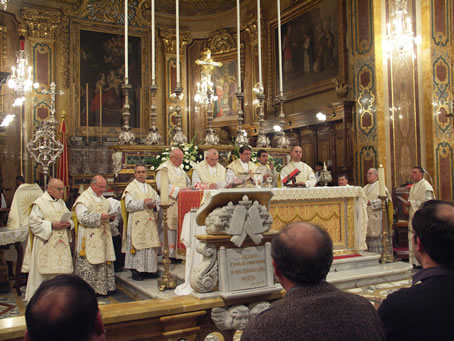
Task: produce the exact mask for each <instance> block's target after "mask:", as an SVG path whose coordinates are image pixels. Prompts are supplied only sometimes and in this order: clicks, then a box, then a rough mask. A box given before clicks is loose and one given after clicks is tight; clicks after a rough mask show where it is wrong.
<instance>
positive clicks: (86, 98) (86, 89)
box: [85, 83, 88, 143]
mask: <svg viewBox="0 0 454 341" xmlns="http://www.w3.org/2000/svg"><path fill="white" fill-rule="evenodd" d="M85 121H86V123H87V124H86V126H87V129H86V130H87V131H86V133H87V143H88V83H85Z"/></svg>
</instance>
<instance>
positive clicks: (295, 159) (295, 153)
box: [281, 146, 317, 187]
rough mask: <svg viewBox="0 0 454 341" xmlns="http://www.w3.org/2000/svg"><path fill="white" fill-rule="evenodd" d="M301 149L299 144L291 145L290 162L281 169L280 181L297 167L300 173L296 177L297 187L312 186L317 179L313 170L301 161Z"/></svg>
mask: <svg viewBox="0 0 454 341" xmlns="http://www.w3.org/2000/svg"><path fill="white" fill-rule="evenodd" d="M302 158H303V149H302V148H301V147H300V146H293V148H292V150H291V152H290V160H291V161H290V162H289V163H288V164H287V165H286V166H285V167H284V168H282V170H281V181H283V179H284V178H285V177H286V176H287V175H289V174H290V173H292V172H293V171H294V170H295V169H298V170H299V171H300V173H299V174H298V176H297V177H296V185H297V186H299V187H314V186H315V184H316V182H317V179H316V178H315V174H314V171H313V170H312V168H311V167H310V166H309V165H307V164H306V163H304V162H302V161H301V159H302Z"/></svg>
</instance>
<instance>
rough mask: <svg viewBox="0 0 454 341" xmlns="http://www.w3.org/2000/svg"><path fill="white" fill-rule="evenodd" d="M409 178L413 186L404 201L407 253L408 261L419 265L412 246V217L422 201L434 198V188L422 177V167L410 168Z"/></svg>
mask: <svg viewBox="0 0 454 341" xmlns="http://www.w3.org/2000/svg"><path fill="white" fill-rule="evenodd" d="M410 176H411V180H412V181H413V186H411V188H410V194H409V195H408V201H406V202H405V203H404V205H405V206H407V207H408V208H409V210H408V251H409V253H408V255H409V261H410V263H411V264H413V265H414V266H420V264H419V262H418V260H417V259H416V257H415V250H414V248H413V243H412V240H413V228H412V223H411V222H412V219H413V215H414V214H415V212H416V211H417V210H418V209H419V208H420V207H421V205H422V203H423V202H425V201H428V200H431V199H434V198H435V197H434V190H433V188H432V185H431V184H430V183H429V182H428V181H427V180H426V179H424V169H423V168H422V167H413V169H412V170H411V174H410Z"/></svg>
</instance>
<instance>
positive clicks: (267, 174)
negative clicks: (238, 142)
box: [256, 149, 279, 187]
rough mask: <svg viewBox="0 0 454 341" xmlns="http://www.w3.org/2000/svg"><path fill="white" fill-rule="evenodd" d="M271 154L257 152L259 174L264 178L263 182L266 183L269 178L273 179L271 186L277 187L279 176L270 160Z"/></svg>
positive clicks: (263, 151)
mask: <svg viewBox="0 0 454 341" xmlns="http://www.w3.org/2000/svg"><path fill="white" fill-rule="evenodd" d="M268 158H269V154H268V152H267V151H266V150H263V149H261V150H259V151H258V152H257V165H258V167H257V171H256V172H257V173H260V174H261V175H262V177H263V182H264V183H266V182H267V180H268V178H271V179H272V182H271V185H272V186H273V187H276V185H277V181H278V177H279V174H278V173H277V172H276V170H275V169H274V165H273V163H272V162H271V161H270V160H269V159H268Z"/></svg>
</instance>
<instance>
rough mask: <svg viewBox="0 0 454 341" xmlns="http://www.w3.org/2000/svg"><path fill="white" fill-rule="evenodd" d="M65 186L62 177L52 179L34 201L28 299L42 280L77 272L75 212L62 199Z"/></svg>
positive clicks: (31, 220) (31, 216) (31, 214)
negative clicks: (72, 244)
mask: <svg viewBox="0 0 454 341" xmlns="http://www.w3.org/2000/svg"><path fill="white" fill-rule="evenodd" d="M64 191H65V186H64V185H63V182H62V181H61V180H58V179H52V180H50V181H49V184H48V186H47V191H46V192H45V193H43V195H41V196H40V197H39V198H38V199H36V200H35V201H34V203H33V206H32V210H31V213H30V231H31V236H30V237H31V238H30V240H29V243H30V246H29V247H30V253H28V256H29V257H30V259H29V260H27V262H28V264H29V275H28V280H27V289H26V291H25V300H26V301H29V300H30V299H31V297H32V296H33V294H34V293H35V291H36V290H37V289H38V287H39V286H40V284H41V283H42V282H43V281H45V280H47V279H51V278H53V277H55V276H57V275H61V274H71V273H72V272H73V261H72V256H71V247H70V242H71V232H70V231H71V229H72V228H73V227H74V223H73V222H72V220H71V212H70V211H69V210H68V208H67V207H66V205H65V202H64V201H63V200H62V197H63V193H64Z"/></svg>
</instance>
